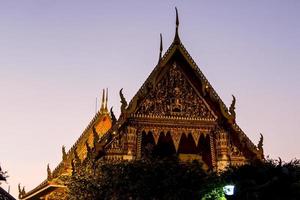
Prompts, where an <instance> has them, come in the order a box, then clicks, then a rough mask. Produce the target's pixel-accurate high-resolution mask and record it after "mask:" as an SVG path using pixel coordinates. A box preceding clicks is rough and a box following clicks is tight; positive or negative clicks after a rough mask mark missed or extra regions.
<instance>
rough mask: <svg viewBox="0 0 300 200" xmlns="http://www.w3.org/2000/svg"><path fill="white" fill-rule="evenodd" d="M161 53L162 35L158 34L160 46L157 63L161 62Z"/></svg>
mask: <svg viewBox="0 0 300 200" xmlns="http://www.w3.org/2000/svg"><path fill="white" fill-rule="evenodd" d="M162 51H163V42H162V34H160V46H159V59H158V63H159V62H160V60H161V57H162Z"/></svg>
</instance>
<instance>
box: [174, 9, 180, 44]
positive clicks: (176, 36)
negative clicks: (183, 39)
mask: <svg viewBox="0 0 300 200" xmlns="http://www.w3.org/2000/svg"><path fill="white" fill-rule="evenodd" d="M175 11H176V31H175V38H174V42H180V38H179V34H178V27H179V17H178V10H177V8H176V7H175Z"/></svg>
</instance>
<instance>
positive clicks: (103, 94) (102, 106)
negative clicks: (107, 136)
mask: <svg viewBox="0 0 300 200" xmlns="http://www.w3.org/2000/svg"><path fill="white" fill-rule="evenodd" d="M104 96H105V90H104V89H103V90H102V101H101V107H100V113H101V114H103V113H104V109H105V108H104V99H105V97H104Z"/></svg>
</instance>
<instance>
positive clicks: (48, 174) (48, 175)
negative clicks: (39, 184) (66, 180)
mask: <svg viewBox="0 0 300 200" xmlns="http://www.w3.org/2000/svg"><path fill="white" fill-rule="evenodd" d="M47 179H48V180H51V179H52V172H51V169H50V167H49V164H48V165H47Z"/></svg>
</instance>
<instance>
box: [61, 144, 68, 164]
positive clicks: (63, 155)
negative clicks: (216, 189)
mask: <svg viewBox="0 0 300 200" xmlns="http://www.w3.org/2000/svg"><path fill="white" fill-rule="evenodd" d="M61 150H62V159H63V161H65V160H67V153H66V147H65V145H63V146H62V149H61Z"/></svg>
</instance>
